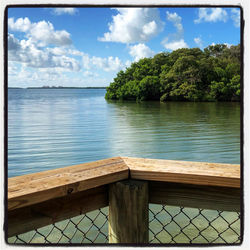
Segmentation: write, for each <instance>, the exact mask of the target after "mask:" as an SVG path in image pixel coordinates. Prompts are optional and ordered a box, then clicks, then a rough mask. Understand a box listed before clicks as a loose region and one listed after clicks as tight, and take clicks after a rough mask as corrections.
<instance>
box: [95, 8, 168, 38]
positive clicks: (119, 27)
mask: <svg viewBox="0 0 250 250" xmlns="http://www.w3.org/2000/svg"><path fill="white" fill-rule="evenodd" d="M116 10H117V11H118V14H117V15H115V16H113V17H112V19H113V20H112V22H111V23H109V25H108V26H109V32H107V33H104V35H103V37H101V38H98V40H99V41H103V42H121V43H135V42H146V41H148V40H150V39H151V38H152V37H154V36H156V35H157V34H159V33H160V32H161V31H162V30H163V28H164V23H163V22H162V21H161V19H160V16H159V11H158V10H157V9H156V8H118V9H116Z"/></svg>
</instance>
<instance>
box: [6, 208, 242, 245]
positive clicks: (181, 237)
mask: <svg viewBox="0 0 250 250" xmlns="http://www.w3.org/2000/svg"><path fill="white" fill-rule="evenodd" d="M121 226H122V225H121ZM240 237H241V236H240V213H236V212H222V211H217V210H205V209H195V208H184V207H172V206H165V205H155V204H149V243H168V244H169V243H170V244H171V243H172V244H178V243H184V244H192V243H200V244H202V243H204V244H210V243H224V244H225V243H226V244H227V243H239V242H240ZM8 242H9V243H13V244H30V243H45V244H46V243H52V244H60V243H71V244H74V243H78V244H79V243H80V244H81V243H83V244H84V243H108V207H105V208H102V209H98V210H95V211H92V212H89V213H87V214H84V215H79V216H76V217H74V218H71V219H68V220H65V221H62V222H58V223H55V224H52V225H49V226H46V227H43V228H40V229H36V230H33V231H31V232H27V233H24V234H20V235H17V236H13V237H11V238H9V239H8Z"/></svg>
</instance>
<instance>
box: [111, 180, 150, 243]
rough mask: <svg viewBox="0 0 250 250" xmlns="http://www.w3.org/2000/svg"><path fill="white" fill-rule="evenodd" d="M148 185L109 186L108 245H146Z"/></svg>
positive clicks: (141, 182)
mask: <svg viewBox="0 0 250 250" xmlns="http://www.w3.org/2000/svg"><path fill="white" fill-rule="evenodd" d="M148 224H149V222H148V183H147V182H146V181H137V180H131V179H130V180H125V181H120V182H116V183H113V184H110V185H109V243H132V244H138V243H139V244H143V243H148V230H149V229H148Z"/></svg>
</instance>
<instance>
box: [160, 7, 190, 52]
mask: <svg viewBox="0 0 250 250" xmlns="http://www.w3.org/2000/svg"><path fill="white" fill-rule="evenodd" d="M166 14H167V20H168V21H170V22H172V23H173V25H174V26H175V28H176V33H174V34H170V35H169V36H167V37H166V38H165V39H164V40H163V41H162V45H163V46H164V47H165V49H168V50H176V49H180V48H188V45H187V43H186V42H185V41H184V28H183V25H182V18H181V17H180V16H179V15H178V14H177V13H176V12H174V13H170V12H169V11H167V12H166Z"/></svg>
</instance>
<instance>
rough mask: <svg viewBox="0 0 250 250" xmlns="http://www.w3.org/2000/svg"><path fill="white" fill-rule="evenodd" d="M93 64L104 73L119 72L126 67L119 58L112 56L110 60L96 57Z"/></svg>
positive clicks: (92, 60)
mask: <svg viewBox="0 0 250 250" xmlns="http://www.w3.org/2000/svg"><path fill="white" fill-rule="evenodd" d="M91 63H92V64H93V65H94V66H97V67H98V68H101V69H103V70H104V71H107V72H108V71H118V70H120V69H122V68H123V67H124V65H123V63H122V62H121V60H120V59H119V58H118V57H113V56H110V57H108V58H102V57H96V56H93V57H92V58H91Z"/></svg>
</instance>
